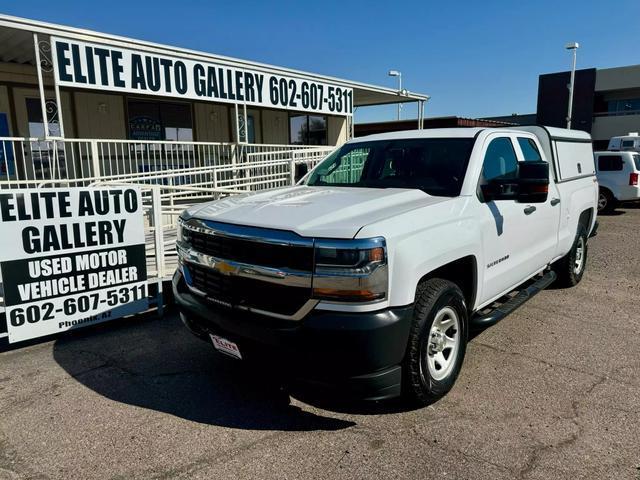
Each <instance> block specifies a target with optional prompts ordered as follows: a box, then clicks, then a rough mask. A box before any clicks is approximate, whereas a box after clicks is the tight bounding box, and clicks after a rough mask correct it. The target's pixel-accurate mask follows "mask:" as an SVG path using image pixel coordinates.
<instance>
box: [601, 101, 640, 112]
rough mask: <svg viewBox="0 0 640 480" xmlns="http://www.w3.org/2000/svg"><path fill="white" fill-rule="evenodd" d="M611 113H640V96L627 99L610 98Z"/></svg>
mask: <svg viewBox="0 0 640 480" xmlns="http://www.w3.org/2000/svg"><path fill="white" fill-rule="evenodd" d="M607 112H608V113H609V115H625V114H627V115H628V114H637V113H640V98H629V99H626V100H609V101H608V102H607Z"/></svg>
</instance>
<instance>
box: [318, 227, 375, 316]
mask: <svg viewBox="0 0 640 480" xmlns="http://www.w3.org/2000/svg"><path fill="white" fill-rule="evenodd" d="M315 248H316V250H315V261H314V264H315V266H314V273H313V297H314V298H317V299H322V300H329V301H334V302H349V303H353V302H359V303H369V302H376V301H380V300H384V299H385V298H386V296H387V283H388V272H387V249H386V243H385V240H384V238H382V237H376V238H368V239H362V240H317V241H316V244H315Z"/></svg>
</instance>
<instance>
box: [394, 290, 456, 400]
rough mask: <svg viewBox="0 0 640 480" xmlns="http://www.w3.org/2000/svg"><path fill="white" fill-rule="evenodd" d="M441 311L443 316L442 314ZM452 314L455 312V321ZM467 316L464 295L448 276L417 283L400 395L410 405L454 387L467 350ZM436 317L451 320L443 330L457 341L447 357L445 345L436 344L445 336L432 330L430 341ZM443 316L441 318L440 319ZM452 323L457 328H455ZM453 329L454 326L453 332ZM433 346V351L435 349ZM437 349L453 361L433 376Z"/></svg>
mask: <svg viewBox="0 0 640 480" xmlns="http://www.w3.org/2000/svg"><path fill="white" fill-rule="evenodd" d="M443 312H444V315H445V317H442V315H443ZM451 312H453V314H452V313H451ZM447 315H448V316H449V317H450V318H449V319H447V318H446V316H447ZM454 316H457V324H456V319H455V318H453V317H454ZM467 317H468V314H467V307H466V305H465V300H464V295H463V294H462V291H461V290H460V288H458V286H457V285H456V284H454V283H452V282H450V281H448V280H442V279H439V278H434V279H431V280H427V281H425V282H422V283H420V284H419V285H418V288H417V289H416V299H415V306H414V312H413V320H412V324H411V331H410V333H409V344H408V346H407V354H406V358H405V361H404V366H403V381H404V385H403V396H404V398H405V400H407V401H408V402H409V403H411V404H412V405H417V406H424V405H429V404H430V403H433V402H434V401H435V400H437V399H438V398H440V397H442V396H443V395H445V394H446V393H447V392H448V391H449V390H451V388H452V387H453V384H454V383H455V381H456V378H457V377H458V374H459V373H460V368H461V367H462V362H463V360H464V355H465V352H466V347H467V331H468V321H467ZM436 318H438V319H439V320H438V324H439V325H440V324H441V322H449V321H451V322H453V323H452V326H451V327H449V328H447V329H446V330H444V332H443V334H444V335H446V336H447V337H448V338H454V339H455V340H456V341H457V347H456V348H450V349H449V352H448V354H449V357H446V355H445V353H446V352H447V348H446V347H445V349H444V350H440V351H439V352H437V350H438V349H439V348H442V346H441V345H440V344H438V345H436V343H438V342H442V341H444V338H443V337H441V336H440V333H439V332H440V330H438V331H435V332H433V333H435V334H436V337H434V340H432V341H431V342H430V338H432V337H431V334H432V332H431V330H432V326H433V325H434V321H435V320H436ZM442 318H444V319H443V320H440V319H442ZM446 325H448V323H446ZM446 325H444V327H443V328H445V327H446ZM454 325H455V326H456V327H457V329H456V328H454ZM454 330H456V331H455V333H454ZM455 335H458V337H456V336H455ZM440 339H442V340H440ZM434 350H436V351H435V352H434ZM430 352H431V353H430ZM440 353H441V354H442V355H443V357H446V358H443V357H440V358H443V359H444V361H445V362H447V361H448V359H449V358H451V359H452V361H453V363H452V364H450V366H448V368H446V369H442V370H440V371H439V372H436V376H440V375H444V377H442V378H435V376H434V375H433V374H432V373H431V370H430V369H433V368H437V365H438V364H437V360H434V359H435V358H436V357H435V355H439V354H440ZM452 355H453V357H451V356H452ZM428 357H429V359H430V360H429V359H428ZM430 361H431V362H432V363H431V365H432V367H430V366H429V363H428V362H430ZM433 362H435V365H434V363H433Z"/></svg>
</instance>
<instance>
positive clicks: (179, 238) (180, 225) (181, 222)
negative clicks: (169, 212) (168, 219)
mask: <svg viewBox="0 0 640 480" xmlns="http://www.w3.org/2000/svg"><path fill="white" fill-rule="evenodd" d="M177 227H178V229H177V230H178V231H177V237H176V241H177V242H178V243H182V242H184V234H183V232H182V229H183V228H184V220H182V218H181V217H178V225H177Z"/></svg>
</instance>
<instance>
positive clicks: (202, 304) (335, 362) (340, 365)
mask: <svg viewBox="0 0 640 480" xmlns="http://www.w3.org/2000/svg"><path fill="white" fill-rule="evenodd" d="M173 293H174V296H175V300H176V304H177V305H178V308H179V310H180V314H181V317H182V320H183V322H184V323H185V325H186V326H187V327H188V328H189V330H191V332H192V333H194V334H195V335H197V336H199V337H201V338H203V339H205V340H207V341H208V340H209V338H208V335H209V334H210V333H213V334H216V335H220V336H222V337H224V338H227V339H229V340H231V341H233V342H235V343H237V344H238V347H239V348H240V351H241V353H242V356H243V359H244V360H246V361H249V362H256V363H257V364H260V365H262V366H265V365H268V366H271V367H273V368H274V369H276V371H277V372H278V373H280V374H282V375H285V376H286V377H287V378H289V379H290V380H292V381H293V382H294V384H295V385H300V386H304V387H310V388H312V389H320V390H322V391H333V393H334V395H335V394H337V395H340V396H343V395H344V396H347V397H351V398H358V399H367V400H380V399H384V398H391V397H395V396H398V395H399V394H400V392H401V383H402V382H401V380H402V368H401V363H402V360H403V358H404V355H405V350H406V347H407V342H408V338H409V329H410V325H411V318H412V314H413V306H412V305H409V306H406V307H399V308H389V309H385V310H379V311H376V312H365V313H345V312H333V311H321V310H313V311H312V312H310V313H309V314H308V315H307V316H306V317H305V318H303V319H302V320H297V321H292V320H277V319H273V318H269V317H266V316H262V315H257V314H252V313H247V312H240V311H236V310H230V309H226V308H224V307H220V306H217V305H214V304H213V303H211V302H208V301H206V300H205V299H203V298H201V297H199V296H196V295H194V294H192V293H191V292H190V291H189V289H188V287H187V285H186V283H185V281H184V278H183V277H182V274H181V273H180V271H177V272H176V274H175V275H174V277H173Z"/></svg>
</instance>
